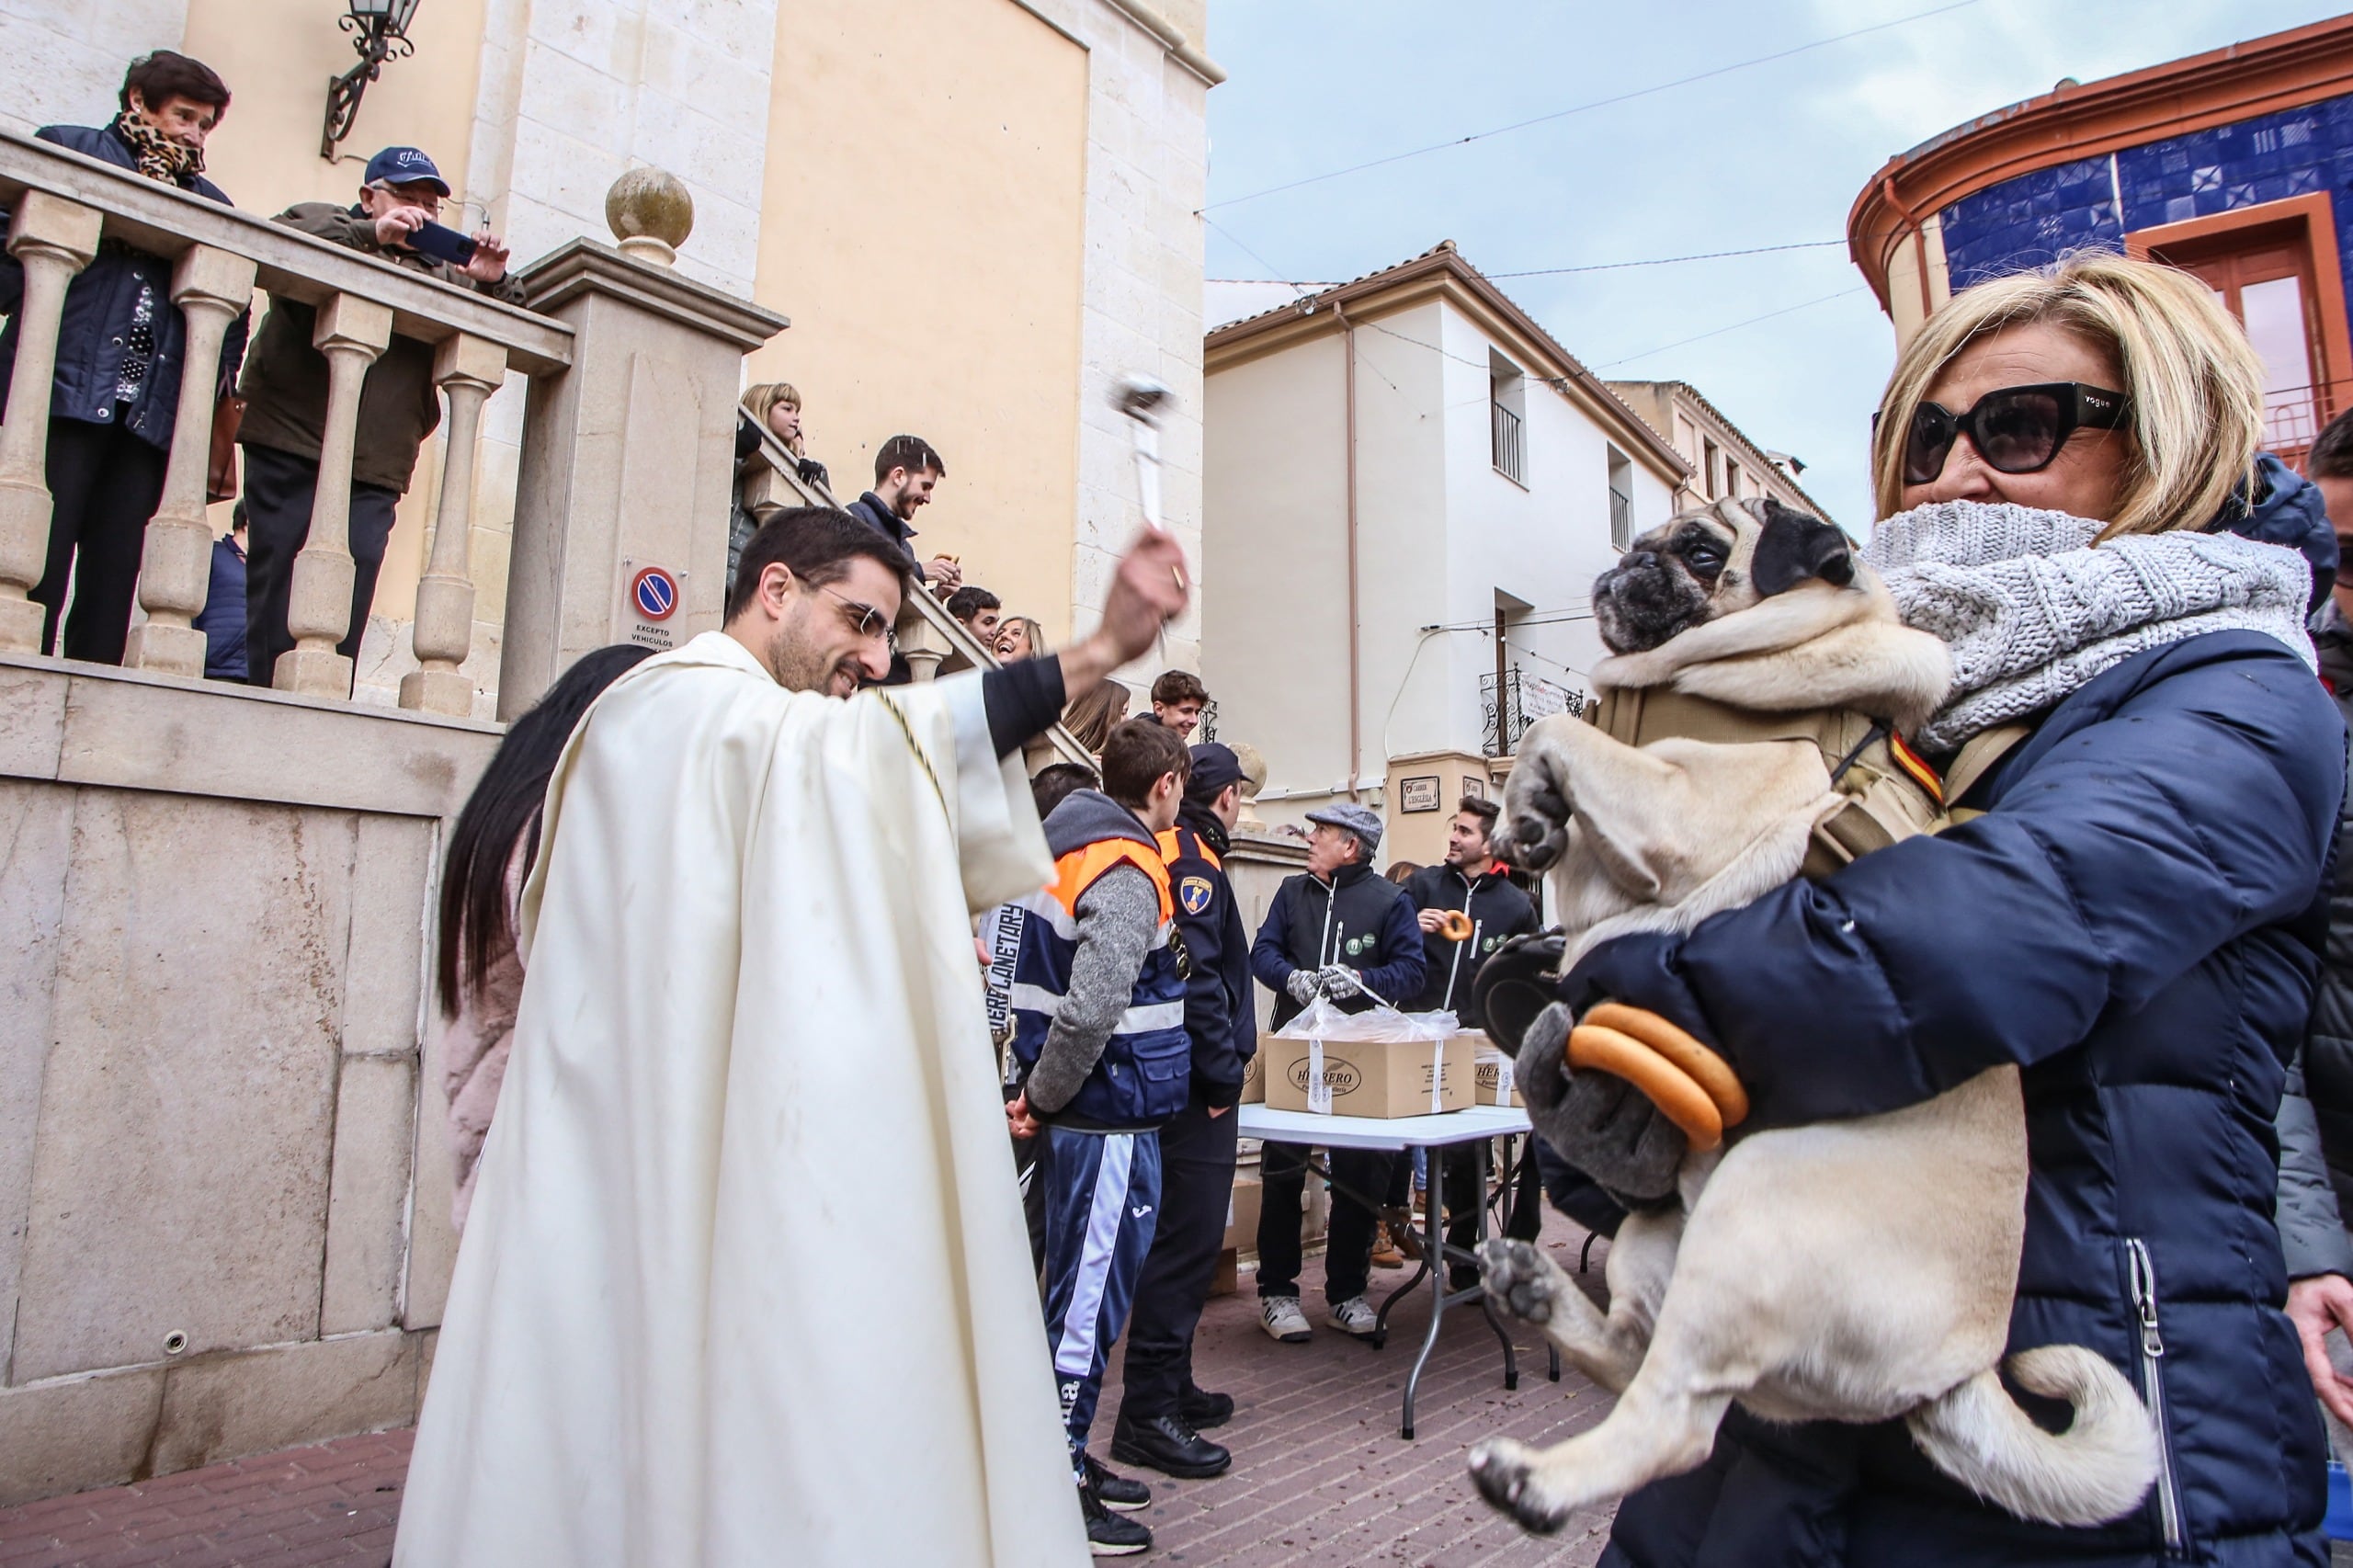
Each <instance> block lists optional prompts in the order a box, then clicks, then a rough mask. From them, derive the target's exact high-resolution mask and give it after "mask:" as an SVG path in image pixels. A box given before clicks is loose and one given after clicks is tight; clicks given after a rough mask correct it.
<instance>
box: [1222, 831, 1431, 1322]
mask: <svg viewBox="0 0 2353 1568" xmlns="http://www.w3.org/2000/svg"><path fill="white" fill-rule="evenodd" d="M1307 820H1308V821H1309V822H1311V823H1313V824H1315V827H1314V831H1313V833H1311V834H1310V835H1308V840H1307V869H1306V870H1305V871H1304V872H1302V873H1301V874H1300V875H1298V876H1296V877H1292V878H1290V879H1289V880H1287V881H1285V882H1284V883H1283V885H1282V886H1281V887H1279V888H1278V889H1276V890H1275V901H1274V903H1272V904H1271V905H1270V906H1269V907H1268V908H1267V919H1266V923H1265V924H1264V925H1262V926H1259V927H1258V939H1257V940H1256V941H1255V942H1253V943H1252V944H1251V945H1250V972H1251V973H1252V974H1254V975H1256V977H1257V979H1258V983H1260V984H1262V985H1264V986H1266V987H1267V989H1268V990H1270V991H1272V992H1273V993H1274V994H1275V1012H1274V1025H1275V1028H1282V1027H1283V1025H1285V1024H1287V1023H1289V1022H1290V1020H1291V1019H1292V1018H1293V1017H1297V1016H1298V1014H1299V1012H1300V1010H1301V1009H1302V1008H1303V1007H1305V1006H1307V1004H1308V1002H1309V1000H1310V999H1312V998H1313V997H1314V996H1316V995H1319V994H1321V995H1324V996H1327V997H1329V998H1330V999H1331V1000H1332V1001H1333V1002H1334V1003H1336V1005H1337V1006H1339V1007H1340V1008H1342V1009H1343V1010H1344V1011H1347V1012H1351V1013H1358V1012H1362V1011H1363V1010H1364V1009H1366V1008H1368V1007H1370V1006H1373V1005H1374V1003H1375V1001H1376V999H1378V1000H1380V1001H1386V1002H1390V1003H1393V1004H1396V1005H1398V1006H1403V1005H1404V1002H1405V1000H1406V999H1407V998H1409V997H1411V996H1413V995H1415V994H1416V993H1418V992H1419V991H1420V990H1421V988H1422V978H1423V973H1424V970H1425V967H1426V966H1425V963H1424V960H1423V958H1422V933H1421V930H1420V928H1419V927H1418V926H1415V923H1414V905H1413V902H1412V901H1411V900H1410V899H1408V898H1407V897H1406V896H1405V890H1404V889H1403V888H1401V887H1399V886H1398V885H1397V884H1396V883H1394V882H1392V881H1388V880H1387V879H1386V878H1382V877H1378V876H1375V875H1374V874H1373V870H1372V856H1373V851H1375V850H1376V849H1378V848H1380V847H1381V813H1380V812H1376V811H1373V810H1372V809H1371V808H1370V807H1369V806H1359V805H1355V804H1352V803H1348V804H1341V805H1336V806H1325V807H1324V808H1323V809H1322V810H1320V811H1313V812H1308V813H1307ZM1329 1153H1330V1157H1331V1167H1332V1223H1331V1231H1330V1233H1329V1234H1328V1235H1327V1236H1326V1238H1325V1244H1324V1298H1325V1301H1327V1302H1328V1303H1329V1307H1330V1311H1329V1312H1328V1313H1327V1315H1326V1321H1327V1322H1329V1323H1330V1324H1331V1325H1332V1326H1333V1327H1334V1328H1336V1329H1338V1330H1340V1331H1341V1332H1342V1333H1344V1334H1353V1335H1358V1336H1359V1337H1362V1336H1364V1335H1370V1334H1371V1332H1372V1330H1373V1323H1374V1315H1375V1314H1374V1312H1373V1309H1372V1303H1371V1302H1370V1301H1366V1300H1365V1298H1364V1292H1365V1285H1366V1281H1367V1280H1368V1278H1370V1269H1371V1267H1372V1236H1373V1231H1374V1228H1375V1227H1376V1226H1377V1225H1378V1224H1379V1223H1380V1219H1379V1216H1378V1215H1376V1214H1375V1213H1374V1212H1373V1210H1371V1209H1370V1208H1368V1207H1366V1204H1365V1202H1364V1201H1360V1200H1359V1199H1369V1200H1370V1201H1371V1202H1375V1203H1377V1202H1379V1201H1380V1200H1381V1197H1382V1195H1383V1194H1385V1193H1386V1192H1387V1191H1388V1190H1389V1176H1390V1170H1391V1167H1392V1165H1393V1164H1394V1162H1395V1160H1396V1156H1395V1155H1394V1154H1391V1153H1383V1152H1382V1151H1381V1150H1377V1149H1334V1150H1331V1151H1329ZM1259 1158H1260V1175H1261V1177H1262V1179H1263V1182H1264V1186H1263V1187H1262V1188H1261V1191H1260V1199H1261V1202H1262V1207H1261V1208H1260V1210H1259V1211H1258V1314H1259V1324H1260V1326H1261V1327H1263V1328H1265V1329H1266V1331H1267V1334H1269V1335H1272V1336H1273V1337H1274V1338H1276V1339H1279V1340H1280V1341H1282V1342H1283V1343H1284V1344H1286V1345H1297V1344H1302V1343H1303V1342H1305V1340H1306V1339H1307V1337H1308V1335H1310V1333H1312V1332H1313V1331H1312V1330H1310V1329H1309V1327H1308V1324H1307V1316H1306V1314H1305V1313H1304V1312H1301V1311H1300V1306H1299V1268H1300V1262H1301V1258H1300V1236H1299V1226H1300V1209H1301V1200H1302V1199H1303V1198H1304V1197H1305V1195H1306V1191H1307V1149H1306V1147H1305V1146H1303V1145H1302V1144H1298V1143H1269V1144H1267V1146H1266V1148H1265V1150H1264V1151H1263V1152H1262V1153H1261V1154H1260V1157H1259Z"/></svg>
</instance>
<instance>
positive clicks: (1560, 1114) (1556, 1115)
mask: <svg viewBox="0 0 2353 1568" xmlns="http://www.w3.org/2000/svg"><path fill="white" fill-rule="evenodd" d="M1575 1024H1576V1017H1575V1016H1574V1014H1572V1013H1571V1012H1570V1011H1569V1008H1568V1005H1567V1004H1566V1003H1564V1002H1555V1003H1553V1004H1552V1006H1548V1007H1546V1008H1545V1009H1544V1010H1543V1011H1542V1012H1541V1013H1539V1014H1538V1015H1537V1016H1536V1018H1535V1021H1534V1022H1532V1023H1530V1024H1529V1026H1528V1032H1527V1033H1526V1034H1524V1035H1523V1036H1521V1037H1520V1042H1519V1055H1518V1059H1517V1060H1515V1061H1514V1062H1513V1063H1512V1072H1513V1075H1514V1076H1515V1077H1516V1078H1517V1080H1518V1084H1519V1092H1520V1097H1521V1098H1522V1099H1524V1100H1526V1101H1527V1102H1528V1119H1529V1121H1530V1122H1532V1123H1533V1124H1534V1125H1535V1128H1536V1131H1537V1133H1538V1134H1539V1135H1540V1137H1542V1138H1543V1140H1544V1142H1547V1143H1550V1144H1551V1145H1552V1149H1553V1152H1554V1153H1557V1154H1559V1155H1560V1156H1561V1158H1563V1160H1566V1161H1567V1162H1568V1163H1569V1164H1571V1165H1574V1166H1576V1168H1577V1169H1579V1170H1581V1171H1583V1172H1585V1174H1586V1175H1587V1176H1591V1177H1592V1178H1593V1179H1594V1180H1595V1181H1596V1182H1598V1183H1599V1184H1600V1185H1601V1187H1602V1189H1603V1190H1604V1191H1606V1192H1608V1194H1609V1195H1610V1196H1611V1197H1613V1198H1615V1199H1618V1201H1619V1202H1620V1203H1622V1204H1624V1205H1625V1206H1626V1207H1627V1208H1629V1209H1633V1208H1638V1207H1641V1206H1642V1205H1643V1204H1650V1203H1657V1202H1659V1201H1661V1200H1663V1199H1668V1198H1671V1197H1673V1196H1674V1194H1675V1175H1676V1171H1677V1168H1678V1167H1680V1166H1681V1165H1682V1164H1683V1155H1684V1153H1685V1152H1686V1151H1687V1150H1688V1148H1689V1146H1690V1143H1689V1140H1688V1139H1686V1138H1685V1137H1684V1136H1683V1130H1682V1129H1681V1128H1679V1127H1677V1126H1676V1125H1675V1123H1673V1122H1671V1121H1669V1120H1667V1119H1666V1118H1665V1115H1664V1114H1662V1113H1661V1112H1660V1110H1659V1108H1658V1107H1656V1106H1654V1105H1653V1104H1652V1103H1651V1101H1650V1097H1649V1096H1647V1095H1644V1094H1643V1092H1642V1091H1641V1090H1640V1089H1637V1088H1636V1087H1634V1085H1631V1084H1629V1083H1628V1082H1626V1080H1625V1079H1623V1078H1620V1077H1619V1076H1617V1075H1616V1074H1610V1073H1602V1072H1597V1071H1590V1070H1588V1071H1586V1072H1583V1073H1579V1072H1575V1071H1573V1070H1572V1069H1571V1068H1570V1067H1569V1064H1568V1043H1569V1030H1570V1029H1571V1028H1574V1026H1575Z"/></svg>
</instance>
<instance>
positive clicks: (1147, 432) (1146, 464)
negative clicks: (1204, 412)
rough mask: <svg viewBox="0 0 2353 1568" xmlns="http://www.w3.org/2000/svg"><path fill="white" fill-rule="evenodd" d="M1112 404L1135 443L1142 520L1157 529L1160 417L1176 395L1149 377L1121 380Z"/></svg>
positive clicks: (1112, 397)
mask: <svg viewBox="0 0 2353 1568" xmlns="http://www.w3.org/2000/svg"><path fill="white" fill-rule="evenodd" d="M1111 404H1112V406H1113V407H1115V408H1117V409H1118V410H1119V411H1120V413H1121V414H1124V415H1127V416H1128V419H1129V422H1130V426H1129V427H1130V429H1131V430H1132V431H1133V433H1134V435H1135V443H1136V497H1137V500H1138V501H1139V502H1140V503H1141V504H1142V507H1143V520H1144V522H1145V523H1146V524H1147V525H1149V526H1150V527H1152V528H1155V529H1156V528H1159V527H1160V416H1161V415H1162V414H1163V413H1165V412H1166V411H1167V410H1169V409H1171V408H1174V407H1175V406H1176V393H1175V392H1171V391H1169V390H1168V389H1167V388H1166V387H1165V386H1163V385H1162V384H1161V383H1160V382H1158V381H1154V380H1153V379H1152V378H1151V377H1149V376H1135V375H1130V376H1122V377H1120V382H1119V385H1118V386H1116V387H1114V388H1113V389H1112V392H1111Z"/></svg>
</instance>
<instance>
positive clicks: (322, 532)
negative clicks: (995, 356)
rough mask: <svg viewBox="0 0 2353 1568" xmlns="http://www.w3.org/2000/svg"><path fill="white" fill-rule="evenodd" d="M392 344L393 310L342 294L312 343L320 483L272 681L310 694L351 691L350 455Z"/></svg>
mask: <svg viewBox="0 0 2353 1568" xmlns="http://www.w3.org/2000/svg"><path fill="white" fill-rule="evenodd" d="M391 343H392V311H391V310H390V309H389V308H388V307H386V306H383V305H380V304H378V303H376V301H373V300H363V299H360V298H359V297H358V296H357V295H354V294H337V295H336V296H335V298H334V299H332V300H330V301H327V302H326V303H325V304H324V305H322V306H320V307H319V312H318V326H317V328H316V330H314V331H313V333H312V334H311V346H312V347H314V348H316V349H317V350H318V351H319V352H320V353H322V354H324V355H325V356H326V359H327V411H326V418H325V419H324V422H323V424H322V426H321V429H320V433H319V482H318V489H317V491H316V493H315V494H314V495H313V499H312V502H311V532H310V537H309V538H308V539H307V540H305V541H304V542H303V545H302V553H301V554H300V555H299V556H296V557H295V559H294V582H293V586H292V589H291V591H290V594H289V595H288V598H287V606H286V630H287V631H290V632H291V633H292V634H293V637H294V646H293V647H291V648H290V649H288V650H287V651H286V652H285V653H280V654H279V655H278V663H277V665H275V666H274V667H273V668H272V669H271V671H270V684H271V685H272V686H274V687H277V688H278V690H280V691H300V692H306V693H308V694H309V695H311V696H313V697H347V696H349V695H350V694H351V659H350V656H349V655H347V654H346V653H341V652H339V651H338V650H337V649H336V647H335V644H336V643H338V642H342V641H343V637H344V633H345V632H347V631H350V630H351V589H352V584H353V582H354V580H355V579H356V577H357V576H358V566H357V565H355V564H354V562H352V559H351V545H350V532H351V452H352V447H353V445H354V443H355V442H357V440H358V436H359V388H360V384H361V383H362V382H363V381H366V380H367V378H368V367H369V366H370V365H372V364H374V363H375V362H376V359H377V357H378V356H379V355H381V354H382V353H383V352H384V350H385V348H386V347H389V346H390V345H391Z"/></svg>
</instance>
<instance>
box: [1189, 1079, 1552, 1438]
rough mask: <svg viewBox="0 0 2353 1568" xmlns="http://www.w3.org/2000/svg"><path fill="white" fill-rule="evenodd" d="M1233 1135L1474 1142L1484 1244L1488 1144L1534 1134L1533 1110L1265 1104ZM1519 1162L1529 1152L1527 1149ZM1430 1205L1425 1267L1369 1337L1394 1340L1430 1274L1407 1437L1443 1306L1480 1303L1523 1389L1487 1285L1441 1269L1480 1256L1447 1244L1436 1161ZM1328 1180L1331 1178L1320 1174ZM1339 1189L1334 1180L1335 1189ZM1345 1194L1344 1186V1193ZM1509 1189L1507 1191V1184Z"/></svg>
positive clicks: (1371, 1145)
mask: <svg viewBox="0 0 2353 1568" xmlns="http://www.w3.org/2000/svg"><path fill="white" fill-rule="evenodd" d="M1237 1116H1238V1120H1237V1123H1236V1126H1235V1131H1237V1132H1238V1133H1239V1134H1240V1135H1241V1136H1243V1137H1245V1138H1256V1139H1260V1140H1262V1141H1264V1142H1270V1143H1302V1144H1313V1145H1317V1146H1320V1147H1323V1148H1325V1149H1390V1150H1399V1151H1402V1150H1406V1149H1445V1148H1449V1147H1451V1146H1453V1145H1455V1144H1459V1143H1469V1144H1472V1145H1473V1146H1474V1147H1475V1148H1476V1149H1477V1150H1478V1153H1479V1239H1480V1240H1481V1241H1485V1240H1486V1239H1487V1140H1488V1139H1490V1138H1512V1137H1522V1136H1525V1135H1527V1134H1528V1133H1529V1132H1530V1131H1532V1130H1531V1128H1530V1127H1529V1120H1528V1113H1527V1112H1526V1111H1524V1110H1521V1109H1519V1108H1517V1107H1513V1106H1472V1107H1471V1108H1469V1109H1467V1110H1453V1111H1447V1112H1444V1113H1443V1114H1441V1115H1438V1116H1401V1117H1396V1118H1393V1119H1386V1120H1383V1119H1376V1118H1372V1117H1363V1116H1318V1115H1316V1114H1314V1113H1313V1112H1311V1111H1303V1110H1269V1109H1268V1108H1267V1107H1265V1106H1263V1105H1245V1106H1243V1107H1242V1108H1240V1110H1239V1112H1238V1113H1237ZM1520 1158H1522V1159H1527V1158H1529V1155H1528V1153H1527V1152H1526V1146H1525V1145H1523V1146H1522V1152H1521V1154H1520ZM1431 1164H1432V1165H1433V1167H1434V1168H1433V1169H1432V1170H1431V1172H1430V1184H1429V1193H1430V1197H1429V1202H1428V1203H1427V1205H1426V1207H1425V1213H1424V1221H1423V1232H1422V1259H1421V1267H1420V1269H1419V1270H1418V1271H1416V1272H1415V1275H1414V1276H1413V1278H1409V1279H1407V1280H1406V1281H1405V1282H1404V1284H1403V1285H1400V1286H1399V1287H1397V1289H1396V1290H1392V1291H1391V1292H1390V1293H1389V1297H1388V1299H1387V1300H1386V1301H1382V1302H1381V1313H1380V1316H1379V1317H1378V1318H1377V1319H1376V1320H1375V1327H1374V1329H1373V1334H1372V1343H1373V1346H1374V1348H1376V1349H1378V1348H1380V1347H1381V1346H1384V1345H1386V1344H1387V1343H1388V1342H1389V1309H1390V1308H1392V1307H1393V1306H1395V1305H1396V1304H1397V1303H1398V1302H1399V1301H1402V1300H1404V1298H1405V1297H1406V1296H1407V1295H1408V1294H1410V1293H1411V1292H1412V1291H1413V1290H1415V1288H1416V1287H1418V1286H1419V1285H1420V1284H1421V1282H1422V1278H1423V1277H1424V1276H1425V1275H1427V1277H1428V1278H1429V1281H1430V1326H1429V1332H1428V1333H1427V1334H1426V1335H1423V1338H1422V1348H1421V1353H1420V1354H1419V1355H1417V1356H1415V1358H1414V1367H1413V1370H1411V1371H1410V1372H1408V1373H1407V1374H1406V1375H1405V1410H1404V1422H1403V1430H1402V1435H1403V1436H1404V1437H1408V1438H1410V1437H1413V1435H1414V1395H1415V1392H1417V1391H1418V1390H1419V1388H1420V1387H1421V1381H1422V1369H1423V1368H1424V1367H1425V1366H1427V1364H1428V1362H1429V1358H1430V1352H1431V1351H1432V1350H1434V1349H1436V1348H1437V1347H1438V1324H1440V1323H1441V1322H1442V1321H1443V1320H1444V1319H1445V1317H1446V1309H1447V1308H1448V1307H1449V1306H1460V1305H1461V1304H1462V1303H1463V1302H1465V1301H1472V1300H1474V1299H1475V1300H1476V1301H1478V1303H1479V1308H1480V1311H1481V1312H1483V1313H1484V1314H1485V1315H1486V1319H1487V1326H1488V1327H1489V1328H1492V1329H1494V1330H1495V1338H1496V1339H1497V1340H1499V1341H1501V1342H1502V1345H1503V1347H1504V1387H1505V1388H1506V1389H1516V1388H1518V1386H1519V1356H1518V1351H1517V1350H1515V1349H1514V1348H1513V1346H1512V1342H1511V1335H1510V1334H1509V1333H1507V1332H1506V1330H1505V1328H1504V1325H1503V1324H1502V1323H1501V1322H1500V1321H1499V1320H1498V1319H1497V1318H1496V1317H1495V1308H1494V1306H1493V1305H1492V1304H1490V1303H1489V1301H1487V1292H1486V1290H1485V1288H1484V1287H1483V1286H1476V1285H1474V1286H1472V1288H1471V1289H1470V1290H1451V1291H1450V1290H1448V1289H1447V1288H1446V1271H1445V1269H1443V1268H1441V1267H1438V1266H1439V1264H1440V1263H1442V1262H1444V1261H1447V1257H1448V1253H1449V1251H1452V1253H1453V1257H1454V1260H1456V1261H1460V1262H1462V1263H1466V1264H1473V1265H1475V1264H1476V1263H1477V1262H1478V1259H1477V1257H1476V1256H1474V1255H1473V1254H1471V1253H1466V1252H1463V1251H1461V1249H1460V1248H1454V1249H1449V1247H1448V1246H1447V1244H1446V1228H1445V1226H1444V1224H1443V1223H1442V1222H1441V1219H1440V1216H1441V1213H1442V1210H1443V1209H1444V1207H1445V1206H1444V1204H1443V1202H1442V1201H1441V1200H1440V1194H1441V1193H1443V1192H1444V1190H1445V1183H1444V1180H1443V1176H1442V1167H1441V1163H1440V1162H1438V1161H1432V1162H1431ZM1321 1174H1322V1175H1323V1176H1324V1179H1325V1180H1326V1181H1330V1180H1331V1173H1330V1172H1329V1171H1328V1170H1324V1171H1323V1172H1322V1173H1321ZM1334 1185H1335V1186H1337V1184H1336V1183H1335V1184H1334ZM1342 1190H1345V1189H1342ZM1506 1190H1508V1187H1506ZM1348 1196H1349V1197H1350V1198H1353V1199H1356V1200H1357V1201H1358V1202H1359V1203H1361V1204H1363V1205H1364V1206H1365V1207H1366V1208H1367V1209H1370V1210H1372V1211H1373V1212H1374V1213H1376V1214H1378V1213H1380V1212H1381V1210H1383V1209H1385V1208H1386V1207H1387V1195H1386V1194H1384V1193H1377V1192H1376V1193H1360V1192H1350V1193H1348ZM1546 1349H1547V1350H1548V1351H1549V1352H1550V1361H1551V1375H1552V1381H1554V1382H1558V1381H1561V1353H1560V1352H1559V1351H1558V1350H1557V1349H1554V1348H1552V1346H1551V1345H1550V1343H1549V1342H1548V1343H1547V1345H1546Z"/></svg>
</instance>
